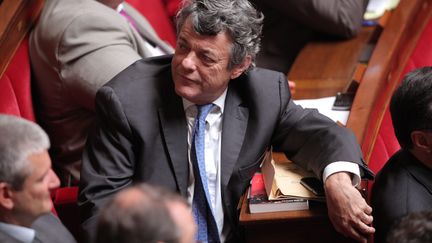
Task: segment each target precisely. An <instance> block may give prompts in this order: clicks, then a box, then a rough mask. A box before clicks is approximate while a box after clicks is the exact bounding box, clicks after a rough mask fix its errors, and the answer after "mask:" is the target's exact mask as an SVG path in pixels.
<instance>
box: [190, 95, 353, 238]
mask: <svg viewBox="0 0 432 243" xmlns="http://www.w3.org/2000/svg"><path fill="white" fill-rule="evenodd" d="M226 93H227V90H225V92H224V93H223V94H222V95H221V96H220V97H219V98H218V99H216V100H215V101H213V102H212V103H213V104H214V107H213V108H212V110H211V111H210V113H209V114H208V115H207V117H206V127H205V148H204V154H205V155H204V156H205V169H206V174H207V185H208V191H209V195H210V201H211V209H212V211H213V215H214V217H215V220H216V225H217V227H218V231H219V236H220V240H221V242H224V241H225V239H226V236H227V235H228V233H229V231H230V229H229V228H228V227H229V224H226V225H224V212H223V206H222V190H221V143H222V117H223V112H224V106H225V98H226ZM183 108H184V110H185V114H186V122H187V126H188V138H187V140H188V161H189V172H190V173H189V181H188V190H187V197H188V201H189V203H190V204H191V205H192V200H193V195H194V186H195V177H194V173H193V172H194V170H193V165H192V160H191V155H190V151H191V144H192V136H193V134H192V133H193V129H194V124H195V118H196V116H197V112H198V111H197V108H196V105H195V104H194V103H192V102H190V101H188V100H186V99H183ZM341 171H346V172H350V173H352V181H353V185H355V186H356V185H358V183H359V182H360V169H359V166H358V165H357V164H355V163H352V162H344V161H337V162H333V163H331V164H329V165H327V166H326V167H325V169H324V172H323V181H325V180H326V179H327V177H328V176H330V175H332V174H334V173H336V172H341ZM224 227H225V228H224Z"/></svg>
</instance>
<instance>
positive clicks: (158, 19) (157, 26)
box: [126, 0, 176, 47]
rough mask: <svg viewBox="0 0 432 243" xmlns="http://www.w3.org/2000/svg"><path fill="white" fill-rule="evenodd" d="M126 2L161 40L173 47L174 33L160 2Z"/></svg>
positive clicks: (137, 0) (147, 0)
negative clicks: (139, 14)
mask: <svg viewBox="0 0 432 243" xmlns="http://www.w3.org/2000/svg"><path fill="white" fill-rule="evenodd" d="M126 2H128V3H129V4H130V5H132V6H133V7H134V8H135V9H136V10H138V11H139V12H140V13H141V14H142V15H143V16H144V17H145V18H146V19H147V20H148V21H149V22H150V24H151V25H152V27H153V29H154V30H155V31H156V33H157V34H158V35H159V37H160V38H161V39H162V40H165V41H166V42H168V43H169V44H170V45H171V46H172V47H175V44H176V32H175V29H174V25H173V22H172V20H171V19H170V17H169V16H168V12H167V9H166V8H165V4H164V2H163V1H162V0H145V1H142V0H126Z"/></svg>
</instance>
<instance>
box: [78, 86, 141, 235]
mask: <svg viewBox="0 0 432 243" xmlns="http://www.w3.org/2000/svg"><path fill="white" fill-rule="evenodd" d="M96 112H97V118H98V120H97V123H98V125H99V126H98V128H97V129H95V130H94V131H93V133H91V134H90V136H89V138H88V140H87V144H86V148H85V150H84V153H83V159H82V168H81V180H80V192H79V198H78V205H79V207H80V212H81V218H82V222H83V223H82V228H83V230H84V233H85V235H86V236H87V237H89V238H90V239H92V237H93V234H94V232H95V231H96V220H95V219H96V214H97V212H99V211H100V209H101V207H102V206H103V205H104V204H105V202H106V201H107V200H108V199H110V198H111V197H112V196H113V195H114V194H115V193H116V192H117V191H119V190H121V189H123V188H125V187H127V186H129V185H130V184H131V183H132V177H133V175H134V166H135V165H134V161H135V154H134V152H133V144H134V143H133V140H132V138H133V136H132V131H131V128H130V126H129V124H128V121H127V118H126V116H125V114H124V113H123V108H122V106H121V105H120V102H119V100H118V98H117V96H116V94H115V93H114V91H113V90H112V89H111V88H110V87H107V86H104V87H102V88H101V89H100V91H99V92H98V93H97V96H96Z"/></svg>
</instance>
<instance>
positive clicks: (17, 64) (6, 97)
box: [0, 38, 35, 121]
mask: <svg viewBox="0 0 432 243" xmlns="http://www.w3.org/2000/svg"><path fill="white" fill-rule="evenodd" d="M30 76H31V72H30V61H29V56H28V38H25V39H24V40H23V41H22V43H21V44H20V46H19V47H18V50H17V51H16V53H15V55H14V56H13V58H12V60H11V62H10V63H9V65H8V67H7V69H6V71H5V73H4V74H3V76H2V77H1V78H0V113H6V114H11V115H16V116H20V117H23V118H26V119H28V120H31V121H35V116H34V112H33V104H32V95H31V88H30Z"/></svg>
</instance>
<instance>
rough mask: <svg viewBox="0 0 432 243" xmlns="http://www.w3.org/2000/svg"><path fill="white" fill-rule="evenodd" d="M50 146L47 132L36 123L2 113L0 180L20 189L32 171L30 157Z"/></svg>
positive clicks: (0, 127) (0, 118) (0, 117)
mask: <svg viewBox="0 0 432 243" xmlns="http://www.w3.org/2000/svg"><path fill="white" fill-rule="evenodd" d="M49 146H50V142H49V139H48V136H47V134H46V133H45V132H44V130H42V128H41V127H40V126H39V125H37V124H36V123H34V122H31V121H28V120H25V119H23V118H20V117H16V116H10V115H5V114H0V182H6V183H8V184H10V185H11V186H12V187H13V188H14V189H15V190H20V189H21V187H22V185H23V183H24V180H25V178H26V177H27V175H28V173H29V172H30V170H29V166H28V157H29V156H30V155H32V154H34V153H40V152H43V150H46V149H48V148H49Z"/></svg>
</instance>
